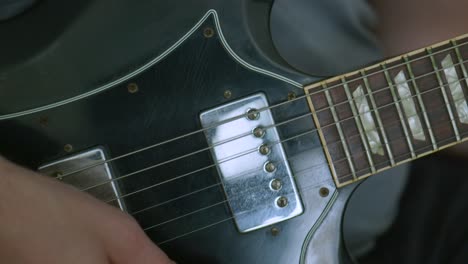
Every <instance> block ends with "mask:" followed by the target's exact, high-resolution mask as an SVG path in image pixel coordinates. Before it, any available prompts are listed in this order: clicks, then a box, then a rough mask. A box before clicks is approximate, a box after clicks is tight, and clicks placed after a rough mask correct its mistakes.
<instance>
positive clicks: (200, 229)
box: [144, 133, 468, 246]
mask: <svg viewBox="0 0 468 264" xmlns="http://www.w3.org/2000/svg"><path fill="white" fill-rule="evenodd" d="M467 135H468V133H464V134H463V136H467ZM453 138H455V137H451V138H448V139H444V140H442V141H440V143H442V142H444V141H449V140H452V139H453ZM424 149H425V147H424V148H419V149H417V150H415V151H420V150H424ZM406 155H407V154H405V155H399V156H397V157H396V158H399V157H405V156H406ZM386 163H387V162H381V163H378V164H376V166H379V165H385V164H386ZM366 171H368V169H362V170H358V171H357V172H356V173H359V172H366ZM347 176H352V174H349V175H347ZM330 181H331V179H330ZM314 187H317V186H316V185H312V186H308V187H305V188H307V189H313V188H314ZM305 188H298V190H300V191H301V192H302V191H304V190H303V189H305ZM302 196H303V195H302ZM226 202H227V200H225V201H224V203H226ZM219 203H220V204H221V202H219ZM218 205H219V204H218ZM253 210H256V209H251V210H247V211H244V212H241V213H239V214H238V215H242V214H244V213H248V212H251V211H253ZM199 212H201V210H200V209H198V210H197V213H199ZM194 214H195V213H194ZM187 216H190V215H189V214H186V215H185V216H184V217H187ZM181 218H182V217H179V218H178V220H179V219H181ZM234 218H235V217H234V216H230V217H227V218H224V219H222V220H220V221H216V222H214V223H211V224H208V225H205V226H203V227H200V228H196V229H192V230H191V231H189V232H186V233H183V234H180V235H175V236H173V237H171V238H169V239H166V240H163V241H161V242H156V244H157V245H158V246H160V245H163V244H165V243H168V242H170V241H173V240H176V239H179V238H181V237H184V236H187V235H190V234H192V233H195V232H199V231H202V230H204V229H207V228H209V227H212V226H215V225H218V224H221V223H223V222H226V221H229V220H231V219H234ZM166 222H167V221H166ZM167 223H169V222H167ZM167 223H165V224H167ZM158 226H161V225H158ZM154 228H155V227H152V226H150V227H148V228H145V229H144V230H145V232H148V231H150V230H151V229H154Z"/></svg>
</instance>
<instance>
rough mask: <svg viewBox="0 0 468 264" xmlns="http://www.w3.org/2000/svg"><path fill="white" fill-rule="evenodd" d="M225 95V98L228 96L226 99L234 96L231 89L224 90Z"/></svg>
mask: <svg viewBox="0 0 468 264" xmlns="http://www.w3.org/2000/svg"><path fill="white" fill-rule="evenodd" d="M223 96H224V98H226V99H229V98H231V96H232V92H231V90H226V91H224V94H223Z"/></svg>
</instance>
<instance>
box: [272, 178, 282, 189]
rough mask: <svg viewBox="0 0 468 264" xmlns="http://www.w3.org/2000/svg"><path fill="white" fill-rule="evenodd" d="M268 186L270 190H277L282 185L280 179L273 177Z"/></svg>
mask: <svg viewBox="0 0 468 264" xmlns="http://www.w3.org/2000/svg"><path fill="white" fill-rule="evenodd" d="M270 187H271V189H272V190H274V191H278V190H280V189H281V187H283V185H282V184H281V181H280V180H278V179H273V180H272V181H271V182H270Z"/></svg>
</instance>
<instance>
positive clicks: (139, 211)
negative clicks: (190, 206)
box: [105, 104, 454, 216]
mask: <svg viewBox="0 0 468 264" xmlns="http://www.w3.org/2000/svg"><path fill="white" fill-rule="evenodd" d="M444 106H448V105H447V104H443V105H438V106H436V107H437V108H436V111H437V110H444V108H443V107H444ZM433 112H435V111H433ZM418 114H421V112H419V113H418ZM418 114H416V115H418ZM416 115H415V116H416ZM409 117H410V116H408V118H409ZM400 121H401V120H396V121H394V122H392V123H391V124H392V125H393V124H398V123H399V122H400ZM451 121H454V120H453V119H450V120H447V122H451ZM442 126H444V124H441V123H439V124H437V125H436V126H432V128H433V129H434V128H438V127H442ZM390 127H396V126H390ZM378 128H379V127H377V128H376V129H378ZM386 128H388V126H386ZM360 136H361V135H360V134H359V133H358V134H354V135H351V136H349V137H346V138H345V140H348V141H349V140H350V139H352V138H355V137H360ZM407 138H409V136H401V137H398V138H395V139H393V140H391V141H389V142H388V143H382V144H384V145H390V146H391V144H390V143H394V142H397V141H400V140H404V139H407ZM341 142H342V141H341V140H337V141H334V142H331V143H328V144H327V146H328V147H330V146H332V145H334V144H339V143H341ZM281 143H283V142H281ZM317 148H321V146H318V147H317ZM427 148H431V145H427V146H425V147H423V148H422V149H427ZM366 153H368V151H366V150H363V151H359V152H356V154H355V155H351V156H350V159H351V160H353V159H356V158H361V157H362V156H364V155H365V154H366ZM408 155H410V152H408V153H406V154H403V155H402V156H408ZM387 156H388V154H387ZM288 161H291V159H288ZM343 161H348V158H347V157H345V158H342V159H339V160H334V161H332V163H333V164H329V163H328V162H323V163H319V164H315V165H313V167H321V166H323V165H327V164H328V165H329V166H333V165H334V164H338V163H340V162H343ZM389 162H390V160H387V161H386V164H388V163H389ZM215 165H216V164H213V165H211V166H213V167H214V166H215ZM374 167H375V166H374ZM256 169H257V170H261V169H262V167H261V166H260V167H257V168H256ZM369 169H370V168H369ZM346 176H348V175H344V176H343V177H346ZM293 177H294V176H293ZM177 179H180V176H178V177H174V178H171V179H169V180H166V181H162V182H159V183H156V184H153V185H151V186H148V187H145V188H143V189H140V190H136V191H134V192H130V193H127V194H125V195H121V196H118V197H116V198H113V199H110V200H107V201H105V202H106V203H110V202H113V201H116V200H119V199H123V198H128V197H130V196H132V195H135V194H138V193H141V192H143V191H147V190H149V189H151V188H155V187H158V186H162V185H164V184H167V183H169V182H172V181H174V180H177ZM220 185H222V184H221V183H216V184H213V185H210V186H206V187H203V188H201V189H198V190H195V191H192V192H190V193H186V194H183V195H180V196H178V197H175V198H171V199H169V200H166V201H163V202H161V203H158V204H155V205H151V206H148V207H146V208H143V209H139V210H136V211H134V212H131V213H130V214H131V215H133V216H135V215H137V214H139V213H141V212H144V211H147V210H150V209H153V208H156V207H159V206H162V205H164V204H168V203H170V202H173V201H176V200H179V199H182V198H184V197H187V196H190V195H193V194H196V193H200V192H202V191H205V190H208V189H211V188H214V187H216V186H220Z"/></svg>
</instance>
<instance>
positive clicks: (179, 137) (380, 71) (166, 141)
mask: <svg viewBox="0 0 468 264" xmlns="http://www.w3.org/2000/svg"><path fill="white" fill-rule="evenodd" d="M447 44H449V43H447ZM467 44H468V42H466V43H460V44H456V45H453V44H452V46H450V47H449V48H445V49H442V50H438V51H436V52H433V53H431V54H426V55H423V56H421V57H418V58H415V59H409V60H408V61H405V62H404V63H400V64H396V65H392V66H390V67H387V68H386V69H382V70H378V71H376V72H372V73H369V74H364V75H360V76H359V77H357V78H354V79H350V80H347V81H345V82H340V83H339V84H336V85H332V86H329V87H327V88H325V89H321V90H319V91H316V92H313V93H310V94H304V95H301V96H298V97H296V98H294V99H291V100H286V101H283V102H281V103H278V104H275V105H272V106H266V107H262V108H260V109H257V112H258V113H261V112H263V111H267V110H271V109H274V108H277V107H280V106H283V105H286V104H289V103H292V102H295V101H298V100H302V99H306V98H308V97H310V96H312V95H315V94H317V93H320V92H323V91H325V90H331V89H335V88H339V87H341V86H343V85H344V84H350V83H352V82H354V81H358V80H363V79H364V78H368V77H370V76H373V75H376V74H379V73H382V72H388V71H389V70H391V69H394V68H398V67H401V66H406V65H409V63H412V62H416V61H420V60H423V59H426V58H429V57H431V56H432V57H433V56H434V55H437V54H439V53H443V52H445V51H449V50H450V51H452V50H455V49H456V48H458V47H461V46H464V45H467ZM407 57H408V56H407ZM466 61H467V60H462V61H461V62H459V63H457V64H463V63H465V62H466ZM384 64H386V63H385V61H384V62H381V63H380V65H384ZM457 64H454V65H457ZM376 65H379V64H376ZM376 67H378V66H376ZM443 69H444V68H443ZM364 70H365V69H364ZM434 72H437V71H433V72H431V73H434ZM327 80H329V79H327ZM327 80H324V81H322V82H317V83H324V82H326V81H327ZM387 88H388V87H387ZM247 115H248V113H245V114H241V115H238V116H234V117H231V118H228V119H225V120H222V121H219V122H217V123H215V124H213V125H210V126H208V127H206V128H202V129H198V130H195V131H192V132H189V133H187V134H184V135H180V136H177V137H174V138H172V139H168V140H165V141H162V142H159V143H156V144H153V145H149V146H146V147H143V148H140V149H137V150H134V151H131V152H128V153H126V154H122V155H119V156H116V157H114V158H110V159H107V160H104V161H100V162H97V163H94V164H93V165H89V166H85V167H83V168H80V169H77V170H74V171H71V172H68V173H65V174H63V175H61V176H60V177H61V178H62V179H63V178H64V177H68V176H70V175H73V174H76V173H79V172H82V171H85V170H88V169H91V168H93V167H96V166H99V165H102V164H104V163H108V162H112V161H116V160H119V159H122V158H125V157H128V156H131V155H135V154H137V153H140V152H143V151H146V150H149V149H152V148H156V147H158V146H162V145H165V144H168V143H171V142H175V141H178V140H181V139H183V138H186V137H189V136H192V135H195V134H198V133H201V132H204V131H207V130H210V129H213V128H216V127H218V126H221V125H223V124H226V123H229V122H232V121H235V120H238V119H240V118H243V117H247Z"/></svg>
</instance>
